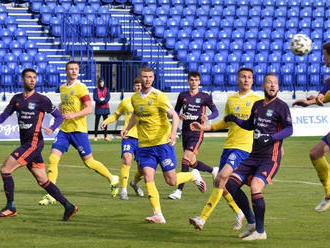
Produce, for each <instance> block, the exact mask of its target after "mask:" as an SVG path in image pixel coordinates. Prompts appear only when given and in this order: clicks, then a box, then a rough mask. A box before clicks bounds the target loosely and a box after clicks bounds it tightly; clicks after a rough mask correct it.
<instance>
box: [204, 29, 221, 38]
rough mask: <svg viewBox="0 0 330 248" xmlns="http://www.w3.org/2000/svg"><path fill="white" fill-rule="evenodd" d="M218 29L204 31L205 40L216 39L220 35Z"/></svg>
mask: <svg viewBox="0 0 330 248" xmlns="http://www.w3.org/2000/svg"><path fill="white" fill-rule="evenodd" d="M218 33H219V31H218V30H206V31H205V33H204V39H205V40H216V39H217V37H218Z"/></svg>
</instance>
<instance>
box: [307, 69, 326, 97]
mask: <svg viewBox="0 0 330 248" xmlns="http://www.w3.org/2000/svg"><path fill="white" fill-rule="evenodd" d="M307 70H308V75H309V90H317V91H318V90H319V89H320V88H321V87H322V84H323V82H322V79H321V74H320V71H321V69H320V65H319V64H310V65H309V66H308V69H307Z"/></svg>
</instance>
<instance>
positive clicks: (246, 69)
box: [237, 67, 253, 75]
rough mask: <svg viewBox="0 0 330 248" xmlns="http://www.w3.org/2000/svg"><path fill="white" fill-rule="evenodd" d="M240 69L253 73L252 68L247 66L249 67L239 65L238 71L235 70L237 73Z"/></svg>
mask: <svg viewBox="0 0 330 248" xmlns="http://www.w3.org/2000/svg"><path fill="white" fill-rule="evenodd" d="M241 71H249V72H251V73H252V75H253V69H252V68H249V67H241V68H240V69H239V70H238V72H237V75H238V74H239V73H240V72H241Z"/></svg>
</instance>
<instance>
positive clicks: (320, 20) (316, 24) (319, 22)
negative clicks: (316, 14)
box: [311, 17, 323, 29]
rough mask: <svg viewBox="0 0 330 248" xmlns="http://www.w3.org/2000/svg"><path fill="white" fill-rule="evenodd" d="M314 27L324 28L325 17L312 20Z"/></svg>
mask: <svg viewBox="0 0 330 248" xmlns="http://www.w3.org/2000/svg"><path fill="white" fill-rule="evenodd" d="M311 27H312V28H313V29H315V28H323V17H322V18H315V19H314V20H313V21H312V26H311Z"/></svg>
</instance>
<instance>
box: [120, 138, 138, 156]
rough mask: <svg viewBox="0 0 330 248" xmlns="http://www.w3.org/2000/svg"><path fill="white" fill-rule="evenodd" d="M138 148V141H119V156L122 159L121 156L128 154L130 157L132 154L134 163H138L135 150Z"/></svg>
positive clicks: (128, 139)
mask: <svg viewBox="0 0 330 248" xmlns="http://www.w3.org/2000/svg"><path fill="white" fill-rule="evenodd" d="M138 147H139V142H138V139H136V138H132V137H128V138H127V139H122V140H121V156H122V157H123V154H124V153H126V152H128V153H131V154H132V155H133V154H134V158H135V161H139V159H138V156H137V152H136V151H137V149H138Z"/></svg>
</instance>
